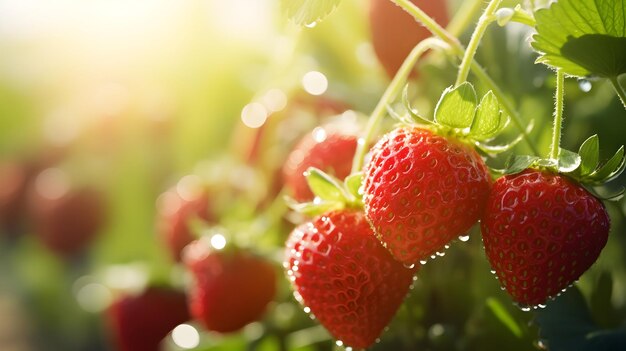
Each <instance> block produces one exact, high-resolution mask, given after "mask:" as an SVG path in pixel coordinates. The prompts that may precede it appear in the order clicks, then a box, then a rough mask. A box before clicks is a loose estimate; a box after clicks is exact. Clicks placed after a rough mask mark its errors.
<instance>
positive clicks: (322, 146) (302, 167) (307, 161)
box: [283, 127, 357, 202]
mask: <svg viewBox="0 0 626 351" xmlns="http://www.w3.org/2000/svg"><path fill="white" fill-rule="evenodd" d="M356 145H357V137H356V136H354V135H346V134H342V133H340V132H338V131H332V130H330V129H328V128H322V127H318V128H316V129H315V130H314V131H313V132H312V133H309V134H307V135H306V136H305V137H304V138H302V140H301V141H300V142H299V143H298V144H297V145H296V147H295V148H294V149H293V150H292V151H291V153H290V154H289V157H288V158H287V161H286V163H285V165H284V167H283V177H284V179H285V184H286V186H287V187H288V188H290V189H291V191H292V194H293V197H294V199H296V200H297V201H299V202H304V201H307V200H311V199H312V198H313V193H312V192H311V190H310V189H309V185H308V183H307V181H306V178H305V177H304V175H303V174H304V172H305V171H306V170H307V169H309V167H315V168H318V169H321V170H322V171H325V172H327V173H329V174H331V175H334V176H335V177H337V178H339V179H343V178H345V177H347V176H348V175H349V174H350V169H351V167H352V158H353V157H354V153H355V152H356Z"/></svg>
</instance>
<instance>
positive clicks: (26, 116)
mask: <svg viewBox="0 0 626 351" xmlns="http://www.w3.org/2000/svg"><path fill="white" fill-rule="evenodd" d="M505 3H507V4H508V5H514V4H515V3H517V2H515V1H508V2H507V1H505ZM461 5H462V2H461V1H456V0H455V1H453V0H451V1H449V2H448V13H449V14H450V17H451V18H453V17H454V14H455V13H456V10H457V9H458V8H459V6H461ZM368 10H369V4H367V3H366V2H364V1H359V0H343V1H342V2H341V5H340V6H339V7H338V8H337V9H336V10H335V11H334V12H333V13H332V14H331V15H330V16H329V17H328V18H327V19H325V20H324V21H321V22H319V23H313V24H312V25H310V26H307V27H304V28H300V27H298V26H296V25H295V24H293V23H291V22H289V21H288V19H287V16H286V15H285V14H284V12H283V11H282V10H281V7H280V3H279V1H278V0H255V1H251V0H231V1H213V0H209V1H201V0H189V1H170V0H151V1H147V0H137V1H132V2H128V1H121V0H88V1H72V0H57V1H53V2H51V1H42V0H0V161H1V165H0V210H1V211H2V213H1V214H0V217H1V218H0V219H1V221H2V223H1V224H2V227H1V228H0V233H1V235H0V350H3V351H18V350H19V351H22V350H24V351H25V350H117V349H118V348H117V346H116V342H115V341H114V340H115V336H114V332H113V330H114V328H112V327H111V326H110V325H111V322H110V319H111V318H110V317H107V316H109V315H110V313H109V312H108V311H110V306H111V304H112V303H114V301H116V299H118V298H119V297H120V296H124V294H125V293H126V292H128V291H141V290H142V289H144V288H145V287H146V286H148V285H153V284H156V283H158V284H162V285H163V284H165V285H168V286H171V287H173V289H177V290H179V291H183V290H184V288H185V286H188V284H189V279H188V274H189V273H188V272H187V269H186V268H185V267H184V265H183V264H180V263H177V262H176V260H175V259H173V258H172V256H171V255H170V254H169V252H168V249H167V246H166V245H165V244H164V240H163V239H162V238H160V237H159V235H158V233H159V220H158V218H159V215H160V213H162V212H164V211H165V212H166V211H167V207H168V206H171V203H170V202H168V198H167V196H165V197H164V196H161V194H165V193H166V191H168V189H176V191H177V192H178V194H179V195H180V196H181V197H182V198H185V193H186V192H189V191H190V190H189V189H193V188H194V187H197V186H198V184H201V185H202V187H206V188H207V189H209V195H208V197H209V198H210V203H211V204H212V205H211V207H212V208H213V210H212V211H213V212H214V218H213V220H212V221H213V222H212V223H211V224H210V226H209V225H207V224H206V223H202V224H201V225H200V226H199V227H200V229H198V231H199V232H203V231H208V232H209V233H212V234H211V235H213V238H215V233H219V235H220V236H221V237H223V238H224V240H225V241H233V242H234V243H236V244H237V245H238V246H240V247H243V248H246V249H250V250H252V251H254V252H256V253H257V254H258V255H260V256H262V257H265V258H266V259H267V260H268V261H269V262H271V263H272V265H273V267H274V268H275V271H276V276H277V284H278V290H277V293H276V296H275V298H274V299H273V301H272V302H271V303H270V304H269V305H268V307H267V312H266V313H265V315H264V317H263V318H262V319H261V320H259V321H257V322H253V323H251V324H249V325H247V326H246V327H244V328H243V329H242V330H240V331H238V332H235V333H228V334H219V333H215V332H209V331H206V330H204V329H203V327H202V326H201V325H200V324H198V323H197V322H194V321H190V322H189V324H185V326H186V327H183V328H177V329H175V330H174V332H173V333H171V334H170V335H169V336H167V337H166V338H165V339H164V340H163V342H162V343H161V344H162V349H163V350H182V349H193V350H245V349H249V350H253V349H254V350H329V349H333V348H337V347H338V346H336V345H335V343H334V341H333V340H332V339H331V337H330V336H329V335H328V334H327V333H326V332H325V330H324V329H323V328H322V327H320V326H319V325H317V323H316V322H315V321H314V320H312V319H311V318H309V317H308V316H307V314H306V313H304V312H303V311H302V308H301V307H300V306H299V305H298V303H297V302H296V301H295V300H294V299H293V297H292V291H291V289H290V287H289V284H288V281H287V279H285V278H284V273H283V271H282V264H281V262H282V252H283V244H284V241H285V239H286V237H287V235H288V234H289V232H290V231H291V229H292V228H293V225H294V223H293V222H294V221H297V220H298V219H297V218H296V219H294V216H292V215H291V216H290V215H289V214H288V213H287V212H288V211H287V209H286V207H285V205H284V203H283V195H286V194H288V193H286V192H285V191H284V190H282V191H281V188H282V180H281V167H282V165H283V164H284V163H285V159H286V157H287V155H288V153H289V151H290V150H291V148H292V147H293V145H294V144H295V143H296V142H297V141H298V140H299V139H300V138H302V137H303V136H304V135H306V134H308V133H309V132H310V131H311V130H313V128H315V127H316V126H319V125H322V124H326V123H349V124H350V125H351V126H353V127H354V128H356V129H359V128H361V126H362V125H363V122H364V121H365V119H366V117H365V116H367V115H368V114H369V113H370V112H371V111H372V109H373V107H374V106H375V104H376V103H377V101H378V99H379V98H380V96H381V94H382V93H383V91H384V89H385V88H386V86H387V84H388V83H389V77H388V76H387V74H386V72H385V69H384V68H383V67H382V66H381V64H380V63H379V62H378V60H377V57H376V55H375V54H374V50H373V47H372V43H371V31H370V29H371V28H370V22H369V17H368ZM476 18H477V14H476V16H474V21H475V19H476ZM469 23H470V24H471V23H473V21H470V22H469ZM470 31H471V28H467V29H466V30H465V31H463V34H462V36H461V40H462V41H463V42H465V43H466V42H467V40H468V37H469V33H471V32H470ZM531 34H532V33H531V32H530V30H529V29H527V28H525V27H523V26H521V25H520V26H518V25H514V24H511V25H509V26H507V27H504V28H500V27H497V26H493V27H492V28H490V30H489V31H488V33H487V36H486V37H485V40H484V41H483V43H482V45H481V47H480V50H479V53H478V56H477V59H478V61H479V62H480V63H481V64H482V65H483V66H484V67H486V68H487V71H488V72H489V74H490V75H491V76H492V77H493V78H494V79H495V80H496V81H497V82H498V84H499V85H500V86H501V87H502V88H503V90H504V91H505V93H506V94H507V95H508V96H509V98H510V99H511V100H512V101H513V102H514V105H515V106H516V107H517V108H518V110H519V111H520V113H521V116H522V118H523V119H524V120H525V121H527V122H529V121H531V120H533V121H534V123H535V128H534V130H533V132H532V133H531V137H532V140H533V142H534V143H535V144H536V145H537V146H538V148H539V150H541V151H542V152H547V150H548V145H549V141H550V133H551V131H550V126H551V110H552V107H553V104H552V91H553V89H554V78H553V76H552V74H551V73H550V72H549V71H548V70H547V69H546V68H544V67H543V66H539V65H534V64H533V61H534V59H535V57H536V55H535V54H534V53H533V52H532V51H531V50H530V47H529V44H528V41H529V40H530V39H529V37H530V35H531ZM390 40H391V39H390ZM455 64H456V61H455V60H453V59H450V58H449V57H446V56H444V55H443V54H440V53H431V54H430V55H428V56H427V57H426V58H425V59H424V60H422V62H421V63H420V64H419V71H420V74H419V76H418V77H414V79H413V82H412V90H413V91H414V93H413V94H412V95H413V96H412V100H413V101H414V103H415V105H416V106H417V107H418V109H419V110H420V112H422V113H423V114H424V115H427V116H428V115H432V109H433V107H434V104H435V103H436V101H437V99H438V97H439V95H440V93H441V91H442V90H443V89H444V88H445V87H447V86H448V85H450V84H451V83H452V82H453V81H454V78H455V75H456V70H455ZM567 84H568V85H567V88H566V89H567V90H566V110H565V116H566V120H565V131H564V138H563V144H564V146H565V147H566V148H569V149H574V150H577V148H578V146H579V145H580V143H582V141H584V140H585V139H586V138H587V137H588V136H590V135H592V134H594V133H597V134H599V136H600V140H601V156H602V158H604V159H605V158H608V157H610V156H611V155H612V152H614V151H615V150H617V148H618V147H619V146H620V145H622V144H624V143H625V142H626V128H625V127H624V121H625V118H626V112H625V111H624V109H623V108H622V106H621V105H620V103H619V101H618V99H617V97H616V96H615V94H614V92H613V91H612V88H611V86H610V85H609V84H607V82H604V81H593V80H584V81H576V80H573V79H569V80H568V81H567ZM478 88H479V90H480V89H483V87H481V86H479V87H478ZM483 91H484V89H483ZM386 123H387V124H386V125H385V127H384V128H383V130H381V132H384V131H385V130H388V129H389V128H390V127H391V126H392V125H393V123H394V121H393V120H391V119H388V122H386ZM516 133H517V132H516V131H515V130H514V129H512V130H510V131H509V132H508V134H509V135H514V134H516ZM515 152H517V153H528V152H529V150H528V148H527V146H525V145H524V144H523V143H520V144H519V145H518V146H517V147H516V148H515ZM505 158H506V157H504V156H503V157H501V158H497V159H493V160H491V161H489V162H488V163H489V164H490V165H492V166H494V167H496V168H497V167H501V166H502V164H503V163H504V160H505ZM613 183H614V184H610V186H611V187H612V188H614V189H617V188H618V187H619V185H620V184H621V185H624V184H626V180H625V177H624V176H622V177H620V178H618V180H616V181H614V182H613ZM607 208H608V209H609V212H610V214H611V218H612V223H613V228H612V234H611V237H610V240H609V244H608V245H607V247H606V248H605V250H604V252H603V253H602V255H601V257H600V259H599V261H598V263H597V264H596V265H594V266H593V267H592V269H591V270H590V271H589V272H588V273H587V274H585V275H584V276H583V278H582V279H581V281H580V284H579V287H580V290H581V291H582V293H583V296H584V297H585V298H586V301H587V303H588V304H589V306H590V311H592V315H593V317H594V320H595V321H596V322H597V323H598V325H600V326H602V327H604V328H613V327H616V326H619V325H622V324H623V321H624V317H625V316H626V255H625V252H624V250H625V249H626V237H625V236H624V229H625V228H624V216H625V214H626V203H625V202H624V200H621V201H620V202H617V203H607ZM77 218H78V219H77ZM205 219H206V218H205ZM68 223H71V224H68ZM72 228H83V229H84V230H85V231H87V232H89V233H90V234H89V235H86V236H85V235H83V234H82V233H79V232H78V230H79V229H76V230H74V229H72ZM74 232H76V233H74ZM472 234H479V233H478V231H477V230H474V231H473V232H472ZM214 246H215V245H214ZM217 246H220V244H219V243H218V244H217ZM489 271H490V268H489V264H488V262H487V261H486V259H485V257H484V253H483V251H482V246H481V240H480V236H479V235H470V240H469V241H468V242H467V243H457V244H455V245H453V246H452V248H451V249H450V250H449V251H448V252H447V254H446V257H444V258H438V259H437V262H436V264H427V265H426V266H424V268H423V269H422V271H421V272H420V275H419V279H418V281H417V282H416V284H415V286H414V288H413V290H412V291H411V294H410V296H409V297H408V299H407V301H406V302H405V304H403V306H402V307H401V309H400V311H399V313H398V315H397V317H396V319H395V320H394V321H393V322H392V324H391V325H390V327H389V330H387V331H386V332H385V334H384V335H383V337H382V338H381V342H380V343H379V344H377V345H375V346H374V348H375V349H381V350H383V349H393V350H414V349H422V350H501V349H503V348H506V349H509V350H518V349H519V350H528V349H532V348H535V347H537V346H538V345H539V343H538V341H537V340H538V339H537V338H538V337H537V330H536V328H535V327H534V326H533V325H532V324H529V322H530V320H531V319H532V314H530V313H524V312H522V311H520V310H519V309H518V308H517V307H515V306H513V304H512V303H511V302H510V300H509V299H508V297H507V296H506V295H505V294H504V292H502V291H501V290H500V289H499V285H498V282H497V280H496V279H494V277H493V275H492V274H490V273H489ZM155 282H156V283H155ZM176 331H178V332H176Z"/></svg>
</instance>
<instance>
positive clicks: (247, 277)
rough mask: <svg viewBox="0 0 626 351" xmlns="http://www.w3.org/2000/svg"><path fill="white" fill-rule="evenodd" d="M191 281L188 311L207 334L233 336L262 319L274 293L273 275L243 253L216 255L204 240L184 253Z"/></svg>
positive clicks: (232, 251) (262, 263)
mask: <svg viewBox="0 0 626 351" xmlns="http://www.w3.org/2000/svg"><path fill="white" fill-rule="evenodd" d="M183 259H184V261H185V264H186V265H187V267H188V268H189V270H190V271H191V273H192V274H193V277H194V285H193V287H192V289H191V292H190V300H189V309H190V311H191V314H192V315H193V317H194V318H195V319H197V320H199V321H201V322H202V323H203V324H204V326H205V327H206V328H207V329H208V330H213V331H216V332H220V333H228V332H234V331H237V330H239V329H241V328H243V327H244V326H245V325H246V324H248V323H251V322H254V321H255V320H257V319H259V318H261V317H262V316H263V313H264V312H265V309H266V306H267V304H268V303H269V302H270V301H272V299H273V298H274V295H275V293H276V273H275V271H274V267H272V265H271V264H270V263H268V262H267V261H265V260H263V259H261V258H259V257H256V256H254V255H252V254H251V253H249V252H247V251H244V250H237V249H227V250H226V251H217V250H213V249H211V248H210V245H209V244H208V243H207V242H206V241H205V240H204V239H201V240H196V241H194V242H192V243H191V244H189V245H188V246H187V248H185V251H184V253H183Z"/></svg>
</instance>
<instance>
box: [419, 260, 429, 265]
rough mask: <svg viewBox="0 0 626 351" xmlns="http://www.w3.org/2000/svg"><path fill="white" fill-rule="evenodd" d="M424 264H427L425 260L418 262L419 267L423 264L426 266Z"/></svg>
mask: <svg viewBox="0 0 626 351" xmlns="http://www.w3.org/2000/svg"><path fill="white" fill-rule="evenodd" d="M426 262H428V261H426V260H420V264H421V265H425V264H426Z"/></svg>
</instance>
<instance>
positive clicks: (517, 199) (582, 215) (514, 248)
mask: <svg viewBox="0 0 626 351" xmlns="http://www.w3.org/2000/svg"><path fill="white" fill-rule="evenodd" d="M609 225H610V222H609V217H608V215H607V212H606V209H605V207H604V205H603V204H602V202H601V201H600V200H598V199H597V198H595V197H594V196H592V195H591V194H590V193H589V192H588V191H587V190H585V189H584V188H583V187H582V186H580V185H578V184H576V183H574V182H573V181H571V180H570V179H568V178H566V177H564V176H562V175H559V174H555V173H552V172H548V171H539V170H535V169H527V170H525V171H523V172H522V173H519V174H514V175H508V176H504V177H502V178H500V179H498V180H497V181H496V182H495V184H494V186H493V189H492V192H491V195H490V196H489V199H488V201H487V207H486V210H485V215H484V216H483V218H482V220H481V229H482V234H483V242H484V245H485V252H486V253H487V258H488V259H489V262H490V263H491V266H492V268H493V269H494V270H495V272H496V274H497V276H498V278H499V279H500V282H501V283H502V285H503V287H504V288H505V289H506V291H507V292H508V293H509V295H511V297H512V298H513V300H515V301H516V302H517V303H519V304H520V305H524V306H536V305H538V304H543V303H545V302H546V300H547V299H548V298H550V297H554V296H556V295H557V294H559V293H560V292H561V290H562V289H565V288H567V287H568V286H569V285H571V284H572V283H573V282H574V281H576V280H577V279H578V278H579V277H580V276H581V275H582V274H583V273H584V272H585V271H586V270H587V269H588V268H589V267H590V266H591V265H592V264H593V263H594V262H595V261H596V259H597V258H598V256H599V255H600V251H601V250H602V248H603V247H604V245H605V244H606V242H607V238H608V233H609Z"/></svg>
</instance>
